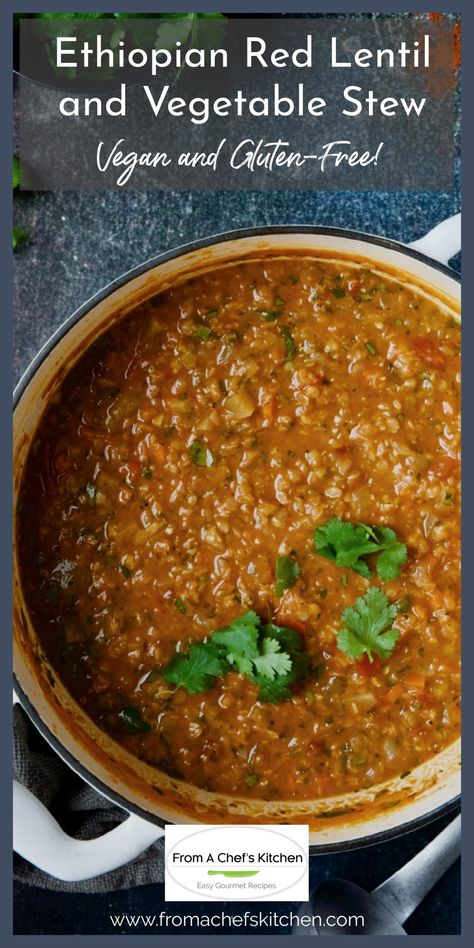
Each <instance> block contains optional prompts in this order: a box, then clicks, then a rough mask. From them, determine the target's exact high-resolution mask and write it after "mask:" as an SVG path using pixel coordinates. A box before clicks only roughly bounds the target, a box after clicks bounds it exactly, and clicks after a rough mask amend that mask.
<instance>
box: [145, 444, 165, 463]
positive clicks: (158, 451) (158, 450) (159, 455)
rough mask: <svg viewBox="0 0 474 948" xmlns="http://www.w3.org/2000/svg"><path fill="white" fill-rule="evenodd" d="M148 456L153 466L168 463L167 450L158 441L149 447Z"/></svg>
mask: <svg viewBox="0 0 474 948" xmlns="http://www.w3.org/2000/svg"><path fill="white" fill-rule="evenodd" d="M148 456H149V458H150V461H152V462H153V464H164V463H165V461H166V448H165V446H164V444H160V443H159V442H158V441H157V442H155V443H154V444H150V445H149V446H148Z"/></svg>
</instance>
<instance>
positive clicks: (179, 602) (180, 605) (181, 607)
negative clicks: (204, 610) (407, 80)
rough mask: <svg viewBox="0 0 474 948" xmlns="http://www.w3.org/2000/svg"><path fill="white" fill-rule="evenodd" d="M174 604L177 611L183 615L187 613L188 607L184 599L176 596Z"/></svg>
mask: <svg viewBox="0 0 474 948" xmlns="http://www.w3.org/2000/svg"><path fill="white" fill-rule="evenodd" d="M174 604H175V606H176V608H177V610H178V612H181V613H182V615H183V616H184V615H186V613H187V611H188V607H187V605H186V603H185V602H184V600H183V599H181V596H178V598H177V599H175V601H174Z"/></svg>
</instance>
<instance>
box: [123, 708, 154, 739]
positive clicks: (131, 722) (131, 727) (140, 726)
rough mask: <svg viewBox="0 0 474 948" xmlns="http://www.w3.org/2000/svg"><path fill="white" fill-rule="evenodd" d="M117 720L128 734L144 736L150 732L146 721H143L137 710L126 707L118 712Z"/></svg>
mask: <svg viewBox="0 0 474 948" xmlns="http://www.w3.org/2000/svg"><path fill="white" fill-rule="evenodd" d="M119 718H120V719H121V720H122V721H123V723H124V725H125V730H126V731H128V733H129V734H145V733H146V732H147V731H151V727H150V725H149V724H148V721H144V720H143V718H142V716H141V714H140V712H139V710H138V708H134V707H128V708H123V709H122V711H119Z"/></svg>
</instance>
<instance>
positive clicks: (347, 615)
mask: <svg viewBox="0 0 474 948" xmlns="http://www.w3.org/2000/svg"><path fill="white" fill-rule="evenodd" d="M396 615H397V607H396V605H394V604H393V603H392V604H391V603H389V601H388V599H387V597H386V595H385V593H384V592H383V591H382V590H381V589H379V588H378V586H371V587H370V589H368V590H367V592H366V594H365V596H360V597H359V598H358V599H356V602H355V605H354V606H350V607H349V608H347V609H344V612H343V613H342V619H343V622H344V628H343V629H341V631H340V632H339V634H338V636H337V644H338V648H340V649H341V651H343V652H345V653H346V655H348V656H349V658H361V657H362V655H363V654H364V652H367V655H368V656H369V660H370V661H373V658H372V652H375V653H376V654H377V655H379V656H380V658H388V657H389V655H391V654H392V652H393V649H394V646H395V643H396V641H397V639H398V637H399V635H400V633H399V631H398V629H394V628H392V625H393V621H394V619H395V617H396Z"/></svg>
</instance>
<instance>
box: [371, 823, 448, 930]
mask: <svg viewBox="0 0 474 948" xmlns="http://www.w3.org/2000/svg"><path fill="white" fill-rule="evenodd" d="M460 854H461V815H459V816H457V817H456V819H455V820H453V821H452V823H449V824H448V826H446V828H445V829H444V830H443V831H442V832H441V833H439V835H438V836H435V838H434V839H433V840H432V841H431V843H428V845H427V846H425V848H424V849H422V850H421V852H419V853H417V855H416V856H414V858H413V859H410V862H407V863H406V865H405V866H403V867H402V868H401V869H399V870H398V872H395V873H394V874H393V876H390V878H389V879H387V880H386V881H385V882H382V884H381V885H379V886H378V887H377V888H376V889H374V891H373V893H372V894H373V895H375V896H376V897H377V898H378V899H380V901H381V902H383V904H384V905H385V906H386V908H388V909H389V911H390V912H391V913H392V915H394V916H395V918H396V919H397V920H398V921H399V922H400V924H401V925H402V924H403V922H405V921H406V919H407V918H409V917H410V915H411V914H412V913H413V912H414V911H415V909H416V907H417V906H418V905H419V904H420V902H421V901H422V900H423V899H424V897H425V895H427V893H428V892H429V891H430V889H432V888H433V886H434V885H435V883H436V882H437V881H438V879H441V876H443V875H444V873H445V872H446V871H447V870H448V869H449V867H450V866H451V865H452V864H453V862H455V860H456V859H457V858H458V856H459V855H460Z"/></svg>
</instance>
